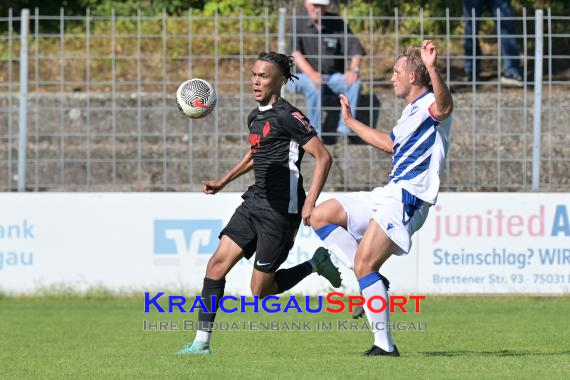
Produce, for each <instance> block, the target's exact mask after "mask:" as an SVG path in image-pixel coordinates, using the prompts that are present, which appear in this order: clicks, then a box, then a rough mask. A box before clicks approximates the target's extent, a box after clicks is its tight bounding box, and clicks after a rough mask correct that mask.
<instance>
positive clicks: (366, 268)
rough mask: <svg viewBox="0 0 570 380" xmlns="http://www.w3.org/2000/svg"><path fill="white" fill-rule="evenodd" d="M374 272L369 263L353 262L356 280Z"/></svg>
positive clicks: (364, 261)
mask: <svg viewBox="0 0 570 380" xmlns="http://www.w3.org/2000/svg"><path fill="white" fill-rule="evenodd" d="M372 272H375V270H374V268H373V266H372V265H371V263H369V262H367V261H366V260H362V259H361V260H359V259H356V261H355V262H354V274H355V275H356V278H361V277H364V276H366V275H367V274H368V273H372Z"/></svg>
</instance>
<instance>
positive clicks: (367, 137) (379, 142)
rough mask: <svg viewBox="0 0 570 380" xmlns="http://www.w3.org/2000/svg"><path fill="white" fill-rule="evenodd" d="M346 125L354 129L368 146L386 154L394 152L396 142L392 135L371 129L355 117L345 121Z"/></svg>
mask: <svg viewBox="0 0 570 380" xmlns="http://www.w3.org/2000/svg"><path fill="white" fill-rule="evenodd" d="M344 124H345V125H346V126H347V127H348V128H350V129H352V130H353V131H354V133H356V134H357V135H358V136H359V137H360V138H361V139H362V140H364V141H365V142H366V143H367V144H370V145H372V146H373V147H375V148H378V149H380V150H382V151H384V152H386V153H392V152H394V142H393V141H392V139H391V138H390V135H389V134H388V133H386V132H384V131H378V130H376V129H374V128H370V127H369V126H367V125H366V124H364V123H361V122H360V121H358V120H356V119H355V118H354V117H349V118H346V119H344Z"/></svg>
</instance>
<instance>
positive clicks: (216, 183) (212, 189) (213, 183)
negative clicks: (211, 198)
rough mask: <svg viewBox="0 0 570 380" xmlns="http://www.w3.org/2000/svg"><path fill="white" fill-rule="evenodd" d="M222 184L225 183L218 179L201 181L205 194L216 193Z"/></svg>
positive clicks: (222, 186) (221, 187)
mask: <svg viewBox="0 0 570 380" xmlns="http://www.w3.org/2000/svg"><path fill="white" fill-rule="evenodd" d="M224 186H225V184H224V183H223V182H222V181H220V180H219V179H217V180H207V181H202V191H203V192H204V193H206V194H216V193H217V192H218V191H220V190H222V189H223V188H224Z"/></svg>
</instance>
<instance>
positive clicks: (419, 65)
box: [396, 46, 430, 87]
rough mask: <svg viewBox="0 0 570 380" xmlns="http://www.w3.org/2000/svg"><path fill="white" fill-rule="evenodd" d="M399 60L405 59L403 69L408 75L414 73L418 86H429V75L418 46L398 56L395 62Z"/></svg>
mask: <svg viewBox="0 0 570 380" xmlns="http://www.w3.org/2000/svg"><path fill="white" fill-rule="evenodd" d="M400 58H406V62H405V64H404V67H405V68H406V70H407V71H408V72H410V73H415V74H416V77H417V78H418V81H419V82H420V85H422V86H426V87H427V86H428V85H429V81H430V78H429V74H428V71H427V67H426V65H424V62H423V61H422V55H421V48H420V47H419V46H410V47H408V48H406V49H404V51H403V52H402V54H400V56H399V57H398V59H396V62H398V61H399V60H400Z"/></svg>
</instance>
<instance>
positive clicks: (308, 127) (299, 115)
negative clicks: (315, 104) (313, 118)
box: [291, 111, 311, 132]
mask: <svg viewBox="0 0 570 380" xmlns="http://www.w3.org/2000/svg"><path fill="white" fill-rule="evenodd" d="M291 116H293V117H294V118H295V119H297V120H299V121H300V122H301V124H303V127H305V129H306V130H307V131H309V132H310V131H311V124H309V121H308V120H307V118H306V117H305V116H304V115H303V114H302V113H301V112H299V111H295V112H293V113H291Z"/></svg>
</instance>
